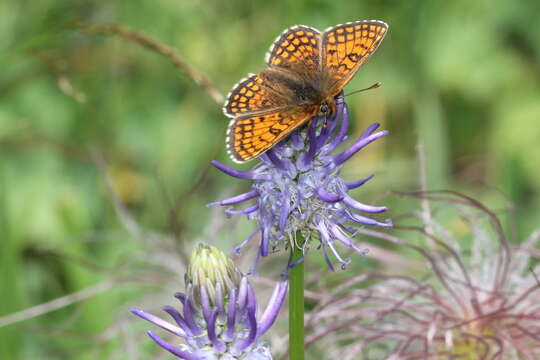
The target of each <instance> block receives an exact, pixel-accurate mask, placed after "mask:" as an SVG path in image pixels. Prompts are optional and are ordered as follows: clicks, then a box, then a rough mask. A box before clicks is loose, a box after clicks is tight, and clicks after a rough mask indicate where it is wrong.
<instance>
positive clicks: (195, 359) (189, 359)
mask: <svg viewBox="0 0 540 360" xmlns="http://www.w3.org/2000/svg"><path fill="white" fill-rule="evenodd" d="M146 333H147V334H148V336H150V338H151V339H152V340H154V341H155V342H156V343H157V344H158V345H159V346H161V347H162V348H163V349H165V350H167V351H168V352H170V353H171V354H173V355H174V356H178V357H179V358H180V359H185V360H204V359H203V358H201V357H199V356H197V355H193V354H190V353H187V352H185V351H182V350H180V349H178V348H177V347H175V346H173V345H171V344H169V343H168V342H166V341H165V340H163V339H162V338H160V337H159V336H157V335H155V334H154V333H153V332H152V331H150V330H148V331H147V332H146Z"/></svg>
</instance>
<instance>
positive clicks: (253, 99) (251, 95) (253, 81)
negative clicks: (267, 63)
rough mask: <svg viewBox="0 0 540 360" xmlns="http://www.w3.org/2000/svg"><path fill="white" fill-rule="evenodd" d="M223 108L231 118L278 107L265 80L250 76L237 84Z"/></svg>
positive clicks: (257, 76)
mask: <svg viewBox="0 0 540 360" xmlns="http://www.w3.org/2000/svg"><path fill="white" fill-rule="evenodd" d="M227 98H228V100H227V102H226V103H225V105H224V106H223V112H224V113H225V115H227V116H229V117H235V116H238V115H241V114H242V113H249V112H255V111H262V110H268V109H271V108H274V107H276V106H278V104H276V103H275V101H273V96H272V94H271V93H270V91H269V89H268V87H266V86H264V80H263V79H262V78H261V77H260V76H259V75H254V74H252V75H250V76H248V77H247V78H245V79H242V80H240V81H239V82H238V84H236V85H235V86H234V87H233V89H232V90H231V92H230V93H229V95H228V96H227Z"/></svg>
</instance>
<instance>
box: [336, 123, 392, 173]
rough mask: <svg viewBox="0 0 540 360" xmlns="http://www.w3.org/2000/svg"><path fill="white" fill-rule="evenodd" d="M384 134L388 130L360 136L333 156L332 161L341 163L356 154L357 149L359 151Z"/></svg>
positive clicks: (337, 163) (386, 133)
mask: <svg viewBox="0 0 540 360" xmlns="http://www.w3.org/2000/svg"><path fill="white" fill-rule="evenodd" d="M386 135H388V130H383V131H379V132H378V133H375V134H372V135H370V136H368V137H365V138H362V137H360V138H358V139H357V140H356V141H355V142H354V144H352V145H351V147H349V148H348V149H347V150H345V151H344V152H342V153H341V154H339V155H336V156H334V163H336V165H341V164H343V163H344V162H345V161H347V160H349V159H350V158H351V156H353V155H354V154H356V153H357V152H358V151H360V150H361V149H363V148H364V147H366V146H367V145H369V144H371V143H372V142H374V141H375V140H377V139H379V138H381V137H383V136H386Z"/></svg>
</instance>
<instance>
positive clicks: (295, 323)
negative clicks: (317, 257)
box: [289, 233, 305, 360]
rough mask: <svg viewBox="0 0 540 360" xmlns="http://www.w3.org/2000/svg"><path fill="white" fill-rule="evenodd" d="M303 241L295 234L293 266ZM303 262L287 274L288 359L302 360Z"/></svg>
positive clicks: (300, 254) (298, 234)
mask: <svg viewBox="0 0 540 360" xmlns="http://www.w3.org/2000/svg"><path fill="white" fill-rule="evenodd" d="M304 241H305V239H304V238H303V237H302V235H300V233H297V234H296V244H294V246H293V249H292V260H291V263H292V264H294V263H295V262H296V261H298V260H299V259H300V258H301V257H302V256H303V251H302V248H303V246H304ZM304 262H305V261H302V262H301V263H300V264H298V265H296V266H295V267H293V268H292V269H291V270H290V272H289V359H290V360H304Z"/></svg>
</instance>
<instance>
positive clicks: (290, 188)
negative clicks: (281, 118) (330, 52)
mask: <svg viewBox="0 0 540 360" xmlns="http://www.w3.org/2000/svg"><path fill="white" fill-rule="evenodd" d="M348 126H349V112H348V108H347V104H345V103H344V101H343V94H340V95H338V96H337V97H336V111H335V113H334V115H333V116H332V117H330V118H326V117H321V116H316V117H314V118H313V119H312V120H311V122H310V123H309V124H308V125H306V126H305V127H303V128H301V129H300V130H298V131H295V132H293V133H292V134H291V136H290V137H289V138H287V139H285V140H283V141H282V142H280V143H279V144H278V145H277V146H275V147H274V148H272V149H270V150H269V151H267V152H266V153H265V154H263V155H261V156H260V161H259V163H258V164H256V165H255V167H254V168H253V169H252V170H250V171H239V170H236V169H233V168H230V167H228V166H226V165H224V164H221V163H219V162H217V161H213V162H212V164H213V165H214V166H215V167H217V168H218V169H219V170H221V171H223V172H225V173H226V174H228V175H230V176H233V177H236V178H240V179H248V180H252V188H251V190H250V191H249V192H247V193H244V194H241V195H238V196H235V197H232V198H229V199H226V200H222V201H218V202H215V203H212V204H209V206H214V205H221V206H230V205H236V204H239V203H242V202H245V201H248V200H251V199H256V200H255V204H254V205H252V206H249V207H247V208H245V209H242V210H237V209H234V208H228V209H227V210H226V211H227V212H228V213H229V214H245V215H247V216H248V218H249V219H253V220H255V221H257V223H258V227H257V229H256V231H255V232H254V233H253V234H251V235H250V236H249V237H248V238H247V239H246V241H244V243H242V244H241V245H240V246H238V247H237V248H236V250H237V251H239V249H240V248H242V247H243V246H244V245H245V244H247V242H248V241H249V240H250V239H251V238H253V237H254V236H255V234H256V233H258V232H260V233H261V243H260V248H259V255H260V256H266V255H268V254H269V252H270V251H271V250H276V249H279V248H283V247H288V246H298V244H297V243H296V241H295V236H296V234H297V233H301V234H302V236H303V237H304V238H305V239H306V240H307V241H306V242H305V245H303V246H304V248H303V249H304V250H307V249H308V248H309V246H310V244H311V243H312V242H315V243H316V244H317V247H320V249H321V250H322V253H323V255H324V257H325V259H326V262H327V264H328V266H329V267H330V268H331V269H332V270H333V269H334V266H333V264H332V261H331V260H330V257H329V255H328V252H331V253H332V255H333V256H334V257H335V259H337V261H338V262H339V263H340V264H341V265H342V267H344V266H345V265H346V264H347V263H348V262H349V260H348V259H343V258H342V257H341V256H340V255H339V253H338V252H337V250H336V248H335V244H336V243H341V244H343V245H345V246H347V247H349V248H353V249H354V250H356V251H357V252H359V253H361V254H364V253H365V250H362V249H360V248H358V247H357V246H356V245H355V244H354V243H353V242H352V241H351V237H352V236H354V234H355V233H356V228H355V225H356V226H364V225H367V226H383V227H390V226H391V223H390V221H386V222H380V221H377V220H375V219H372V218H369V217H367V216H364V215H362V213H367V214H375V213H381V212H384V211H386V210H387V208H386V207H384V206H372V205H367V204H363V203H361V202H359V201H357V200H355V199H353V198H352V197H351V196H350V195H349V191H350V190H352V189H355V188H357V187H359V186H361V185H363V184H364V183H366V182H367V181H368V180H370V179H371V178H372V176H369V177H367V178H364V179H360V180H358V181H353V182H346V181H345V180H344V179H343V178H342V177H341V167H342V165H343V164H344V163H345V161H347V160H348V159H350V158H351V157H352V156H353V155H354V154H356V153H357V152H358V151H359V150H361V149H363V148H364V147H366V146H367V145H368V144H370V143H372V142H374V141H375V140H377V139H379V138H381V137H383V136H385V135H386V134H387V133H388V132H387V131H380V132H375V130H376V129H377V128H378V127H379V124H374V125H371V126H369V127H368V128H367V129H366V130H365V131H364V133H363V134H362V135H361V136H360V137H359V138H358V139H357V140H356V141H355V142H354V143H353V144H352V145H351V146H350V147H349V148H348V149H346V150H345V151H343V152H341V153H339V154H336V155H332V153H333V152H334V150H335V149H336V148H337V147H338V146H339V145H340V144H341V143H342V142H343V141H345V140H346V139H347V131H348ZM289 265H291V266H293V265H294V264H289Z"/></svg>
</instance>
